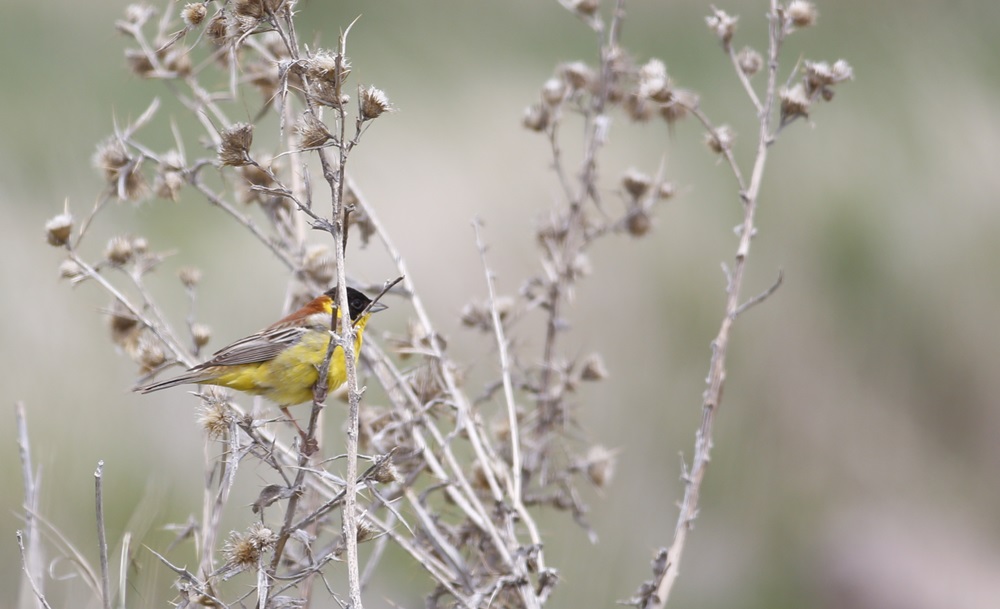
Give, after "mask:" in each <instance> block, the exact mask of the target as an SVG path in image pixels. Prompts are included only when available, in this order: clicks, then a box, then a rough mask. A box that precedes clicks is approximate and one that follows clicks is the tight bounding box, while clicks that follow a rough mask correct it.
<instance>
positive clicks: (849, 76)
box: [830, 59, 854, 83]
mask: <svg viewBox="0 0 1000 609" xmlns="http://www.w3.org/2000/svg"><path fill="white" fill-rule="evenodd" d="M830 73H831V74H832V75H833V82H835V83H836V82H843V81H845V80H854V69H853V68H852V67H851V64H849V63H847V61H845V60H843V59H838V60H837V61H835V62H833V67H832V68H830Z"/></svg>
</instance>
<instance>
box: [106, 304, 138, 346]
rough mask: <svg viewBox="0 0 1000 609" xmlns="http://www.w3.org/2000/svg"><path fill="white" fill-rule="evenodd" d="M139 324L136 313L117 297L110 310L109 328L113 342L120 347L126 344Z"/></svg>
mask: <svg viewBox="0 0 1000 609" xmlns="http://www.w3.org/2000/svg"><path fill="white" fill-rule="evenodd" d="M138 325H139V321H138V320H137V319H136V318H135V315H133V314H132V312H131V311H129V310H128V309H127V308H126V307H125V305H124V304H123V303H122V301H120V300H118V299H117V298H116V299H115V300H114V301H113V302H112V303H111V309H110V310H109V311H108V329H109V330H111V342H113V343H114V344H116V345H118V346H119V347H123V346H126V343H127V342H128V340H129V339H130V337H131V336H132V334H133V330H135V329H136V328H137V327H138Z"/></svg>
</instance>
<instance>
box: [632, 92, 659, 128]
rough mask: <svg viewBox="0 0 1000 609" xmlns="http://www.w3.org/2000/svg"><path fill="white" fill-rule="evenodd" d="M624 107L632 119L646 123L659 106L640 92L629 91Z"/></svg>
mask: <svg viewBox="0 0 1000 609" xmlns="http://www.w3.org/2000/svg"><path fill="white" fill-rule="evenodd" d="M624 108H625V112H626V113H627V114H628V117H629V118H630V119H632V120H634V121H636V122H638V123H644V122H646V121H648V120H649V119H651V118H652V117H653V113H654V112H656V108H657V106H656V105H655V104H653V103H652V102H651V101H650V100H649V99H648V98H646V97H642V96H641V95H639V94H638V93H629V94H628V95H626V96H625V104H624Z"/></svg>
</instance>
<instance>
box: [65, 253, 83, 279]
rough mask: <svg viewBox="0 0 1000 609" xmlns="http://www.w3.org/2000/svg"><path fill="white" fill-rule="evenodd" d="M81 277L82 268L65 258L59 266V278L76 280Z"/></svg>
mask: <svg viewBox="0 0 1000 609" xmlns="http://www.w3.org/2000/svg"><path fill="white" fill-rule="evenodd" d="M82 276H83V267H81V266H80V265H79V264H77V263H76V261H75V260H70V259H69V258H67V259H66V260H63V261H62V263H60V264H59V278H60V279H70V280H73V279H76V278H78V277H82Z"/></svg>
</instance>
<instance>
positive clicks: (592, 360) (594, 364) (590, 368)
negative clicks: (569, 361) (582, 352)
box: [580, 353, 608, 381]
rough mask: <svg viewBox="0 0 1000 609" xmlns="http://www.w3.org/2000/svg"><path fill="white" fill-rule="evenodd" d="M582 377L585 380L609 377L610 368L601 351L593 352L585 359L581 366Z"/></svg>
mask: <svg viewBox="0 0 1000 609" xmlns="http://www.w3.org/2000/svg"><path fill="white" fill-rule="evenodd" d="M580 378H581V379H583V380H585V381H603V380H604V379H606V378H608V368H607V367H606V366H605V365H604V358H602V357H601V354H600V353H591V354H590V355H588V356H587V359H585V360H583V365H582V366H581V367H580Z"/></svg>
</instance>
